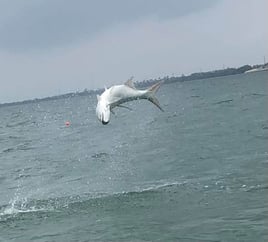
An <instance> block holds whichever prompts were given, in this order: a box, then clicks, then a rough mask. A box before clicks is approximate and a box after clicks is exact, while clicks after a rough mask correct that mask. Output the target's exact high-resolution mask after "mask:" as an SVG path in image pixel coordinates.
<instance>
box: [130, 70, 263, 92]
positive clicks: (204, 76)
mask: <svg viewBox="0 0 268 242" xmlns="http://www.w3.org/2000/svg"><path fill="white" fill-rule="evenodd" d="M260 66H262V65H254V66H250V65H244V66H241V67H238V68H226V69H220V70H215V71H206V72H196V73H192V74H191V75H188V76H185V75H183V74H182V75H181V76H177V77H175V76H172V77H169V76H166V77H164V78H158V79H150V80H144V81H142V82H137V83H136V84H135V86H136V87H140V88H142V87H148V86H150V85H152V84H154V83H156V82H158V81H164V83H165V84H169V83H174V82H184V81H193V80H200V79H207V78H213V77H221V76H229V75H236V74H242V73H245V72H246V71H248V70H251V69H254V68H258V67H260Z"/></svg>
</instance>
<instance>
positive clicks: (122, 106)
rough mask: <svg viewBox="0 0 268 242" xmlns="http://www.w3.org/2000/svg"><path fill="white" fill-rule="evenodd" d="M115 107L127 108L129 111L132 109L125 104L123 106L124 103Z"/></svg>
mask: <svg viewBox="0 0 268 242" xmlns="http://www.w3.org/2000/svg"><path fill="white" fill-rule="evenodd" d="M117 107H119V108H126V109H128V110H130V111H132V108H130V107H127V106H124V105H121V104H120V105H118V106H117Z"/></svg>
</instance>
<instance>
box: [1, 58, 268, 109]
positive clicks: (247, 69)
mask: <svg viewBox="0 0 268 242" xmlns="http://www.w3.org/2000/svg"><path fill="white" fill-rule="evenodd" d="M267 70H268V63H265V64H263V65H253V66H251V65H244V66H241V67H238V68H225V69H219V70H214V71H207V72H196V73H192V74H190V75H188V76H185V75H183V74H182V75H181V76H180V77H174V76H173V77H169V76H166V77H163V78H158V79H150V80H144V81H141V82H136V83H135V86H136V87H138V88H146V87H148V86H150V85H152V84H154V83H156V82H158V81H164V84H170V83H175V82H185V81H194V80H201V79H208V78H214V77H222V76H231V75H237V74H243V73H251V72H257V71H267ZM103 91H104V89H103V88H99V89H95V90H88V89H85V90H84V91H81V92H70V93H66V94H62V95H55V96H51V97H45V98H35V99H29V100H24V101H17V102H9V103H0V107H5V106H15V105H20V104H27V103H37V102H42V101H50V100H58V99H64V98H71V97H75V96H88V95H92V94H100V93H101V92H103Z"/></svg>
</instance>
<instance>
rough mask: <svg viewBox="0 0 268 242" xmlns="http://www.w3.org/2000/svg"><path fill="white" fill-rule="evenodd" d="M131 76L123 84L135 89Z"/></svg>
mask: <svg viewBox="0 0 268 242" xmlns="http://www.w3.org/2000/svg"><path fill="white" fill-rule="evenodd" d="M133 78H134V77H133V76H132V77H130V78H129V79H128V80H127V81H126V82H125V83H124V84H125V85H126V86H128V87H130V88H133V89H136V87H135V86H134V83H133V81H132V80H133Z"/></svg>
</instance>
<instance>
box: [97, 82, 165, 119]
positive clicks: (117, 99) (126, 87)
mask: <svg viewBox="0 0 268 242" xmlns="http://www.w3.org/2000/svg"><path fill="white" fill-rule="evenodd" d="M161 84H162V82H158V83H156V84H154V85H152V86H151V87H149V88H148V89H146V90H138V89H136V88H135V86H134V84H133V82H132V78H131V79H129V80H128V81H127V82H125V83H124V84H123V85H116V86H112V87H110V88H109V89H106V88H105V91H104V92H103V93H102V94H101V95H97V99H98V104H97V107H96V115H97V117H98V119H99V120H100V121H101V122H102V124H108V123H109V121H110V117H111V112H112V113H113V109H114V108H115V107H124V108H127V107H125V106H122V104H123V103H125V102H129V101H133V100H138V99H147V100H148V101H150V102H152V103H153V104H154V105H156V106H157V107H158V108H159V109H160V110H161V111H163V109H162V108H161V106H160V103H159V101H158V100H157V98H156V97H155V93H156V92H157V90H158V89H159V87H160V85H161Z"/></svg>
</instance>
